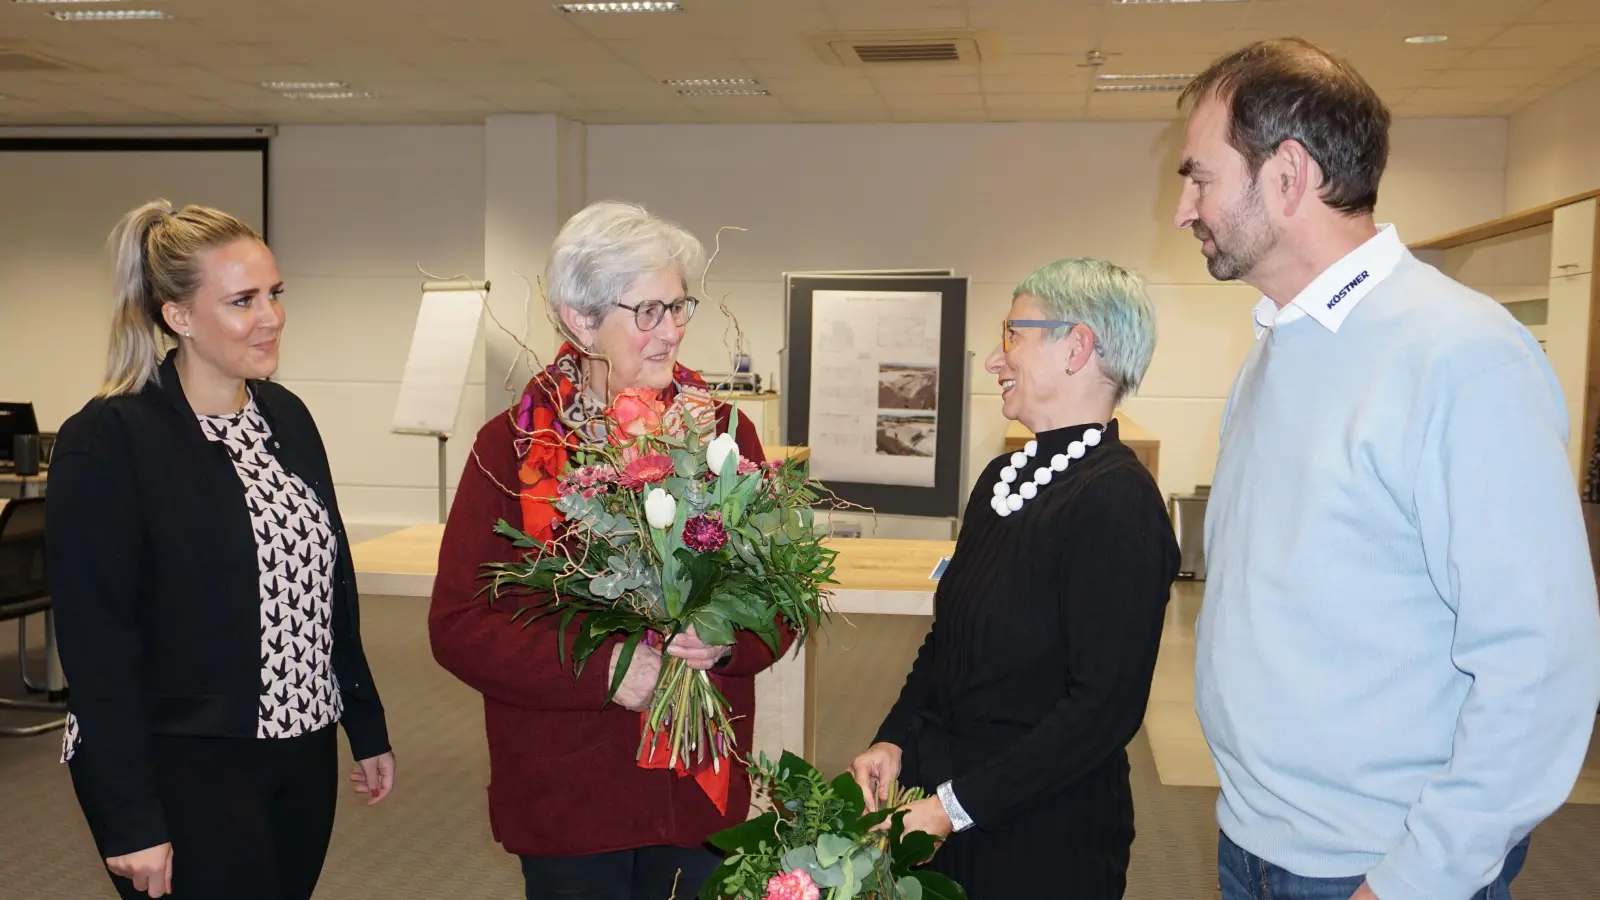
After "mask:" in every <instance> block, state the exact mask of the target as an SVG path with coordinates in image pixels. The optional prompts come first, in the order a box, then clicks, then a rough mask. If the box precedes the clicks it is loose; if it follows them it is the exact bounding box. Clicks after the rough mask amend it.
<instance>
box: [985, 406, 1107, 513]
mask: <svg viewBox="0 0 1600 900" xmlns="http://www.w3.org/2000/svg"><path fill="white" fill-rule="evenodd" d="M1103 433H1104V431H1103V430H1102V429H1099V428H1091V429H1089V430H1088V431H1085V432H1084V433H1083V439H1082V440H1077V441H1073V442H1072V443H1070V444H1068V445H1067V452H1065V453H1057V454H1056V455H1055V456H1052V457H1051V458H1050V465H1049V466H1040V467H1039V468H1038V469H1037V470H1035V471H1034V473H1033V480H1032V481H1024V482H1023V483H1022V485H1021V486H1020V487H1018V488H1017V492H1016V493H1015V494H1013V493H1011V485H1012V483H1013V482H1015V481H1016V480H1017V471H1018V470H1020V469H1021V468H1022V467H1023V466H1025V465H1027V464H1028V460H1030V459H1032V458H1033V457H1034V456H1036V455H1038V453H1039V442H1038V441H1029V442H1028V443H1027V444H1025V445H1024V446H1023V448H1022V449H1021V450H1018V451H1017V452H1016V453H1013V454H1011V465H1009V466H1006V467H1005V468H1004V469H1001V470H1000V480H999V481H997V482H995V485H994V499H993V500H991V501H989V505H990V506H991V507H993V509H994V511H995V513H997V514H998V515H999V516H1000V517H1001V518H1005V517H1006V516H1009V515H1011V514H1012V513H1014V512H1016V511H1017V510H1019V509H1021V508H1022V504H1024V503H1026V502H1027V501H1029V500H1032V499H1033V498H1034V497H1037V496H1038V495H1039V488H1042V487H1044V486H1045V485H1047V484H1049V483H1050V479H1051V478H1053V477H1055V473H1057V472H1065V471H1066V470H1067V466H1068V465H1071V463H1072V461H1073V460H1075V459H1082V458H1083V454H1084V453H1087V452H1088V450H1089V448H1090V447H1093V446H1096V445H1098V444H1099V443H1100V435H1101V434H1103Z"/></svg>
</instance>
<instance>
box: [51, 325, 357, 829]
mask: <svg viewBox="0 0 1600 900" xmlns="http://www.w3.org/2000/svg"><path fill="white" fill-rule="evenodd" d="M250 390H251V392H252V393H253V394H254V396H255V401H256V406H257V407H258V408H259V409H260V410H261V414H262V416H263V417H265V418H266V420H267V423H268V424H269V425H270V426H271V427H272V440H273V446H272V450H273V453H274V454H276V455H277V457H278V460H279V461H280V462H281V463H282V464H283V466H284V468H285V469H287V470H288V471H290V472H291V473H293V474H295V475H298V476H300V478H301V479H303V480H304V481H305V483H306V485H307V486H308V487H309V488H311V489H312V490H313V491H315V492H316V493H317V496H318V497H319V498H320V499H321V500H322V502H323V503H324V504H325V505H326V506H327V509H328V515H329V518H330V519H331V520H332V524H333V531H334V535H335V536H336V537H337V538H338V542H339V555H338V559H337V561H336V563H335V573H334V579H333V654H332V655H333V671H334V676H335V678H336V679H337V680H338V682H339V691H340V694H341V696H342V699H343V702H344V717H343V724H344V728H345V732H346V734H347V735H348V736H349V738H350V747H351V750H352V751H353V752H354V755H355V757H356V758H357V759H367V758H369V757H373V756H377V755H379V754H382V753H384V752H387V751H388V750H389V737H388V733H387V727H386V726H385V723H384V713H383V705H382V703H381V702H380V701H379V699H378V691H377V688H376V687H375V686H374V685H373V683H372V672H371V670H370V669H369V668H368V666H367V660H366V654H365V653H364V651H363V650H362V648H361V622H360V615H359V611H358V604H357V597H356V577H355V566H354V564H353V563H352V562H351V557H350V540H349V538H348V536H347V535H346V534H345V529H344V521H343V520H342V519H341V518H340V516H339V506H338V503H337V501H336V499H335V497H334V491H333V476H332V474H331V473H330V471H329V468H328V456H327V452H326V451H325V450H324V449H323V445H322V437H321V435H320V434H318V432H317V426H316V423H315V422H313V421H312V419H311V413H310V412H309V411H308V410H307V409H306V407H305V404H304V403H302V402H301V401H300V398H298V397H296V396H295V395H294V394H292V393H290V392H289V391H288V390H286V389H284V388H283V387H282V386H280V385H276V384H272V383H270V382H251V383H250ZM46 497H47V503H48V506H47V507H46V509H47V516H46V538H47V540H48V553H49V569H50V589H51V595H52V597H53V599H54V601H55V611H56V629H57V636H58V639H59V641H60V650H61V664H62V667H63V669H64V670H65V673H66V676H67V681H68V684H69V685H70V689H71V701H70V705H71V708H72V712H73V714H74V716H75V717H76V718H77V719H78V729H79V737H80V742H79V743H78V745H77V746H76V748H75V750H74V753H73V757H72V761H71V764H72V767H73V770H74V775H75V779H76V780H77V782H78V783H79V786H80V790H79V796H80V801H81V802H82V803H83V806H84V813H85V815H86V816H87V817H88V818H89V819H90V821H91V823H92V824H93V825H94V828H93V831H94V832H95V833H96V834H97V835H99V836H100V840H101V842H102V846H101V847H100V851H101V853H102V854H103V855H105V856H119V855H122V854H125V853H131V852H134V851H137V850H142V849H145V848H147V847H153V846H157V845H159V844H163V843H166V842H167V841H168V840H169V838H168V833H167V829H166V824H165V821H164V816H163V813H162V808H161V802H160V798H159V796H158V794H157V790H156V778H155V774H154V769H153V768H152V766H151V752H152V751H151V745H152V740H151V738H152V735H183V736H198V737H232V738H251V739H253V738H255V736H256V724H257V716H258V710H259V699H260V694H261V683H262V682H261V628H260V616H261V587H260V570H259V568H258V563H257V549H256V539H255V533H254V531H253V529H252V527H251V523H250V513H249V510H248V509H247V508H246V507H245V494H244V485H243V483H242V482H240V480H239V476H238V474H237V473H236V472H235V470H234V467H233V462H232V460H231V458H230V457H229V456H228V451H227V448H226V447H225V446H223V445H222V444H218V443H213V442H212V441H209V440H207V439H206V437H205V435H204V434H203V433H202V432H201V430H200V423H199V420H198V419H197V418H196V417H195V414H194V410H193V409H192V408H191V407H190V406H189V401H188V400H187V399H186V398H185V397H184V394H183V388H182V386H181V385H180V384H179V382H178V373H177V369H176V367H175V366H174V356H173V355H172V354H169V355H168V356H167V359H166V361H165V362H163V363H162V365H161V369H160V375H159V378H158V380H156V381H153V382H152V383H151V384H150V385H148V386H147V387H145V389H144V390H143V391H142V392H140V393H138V394H131V395H126V396H120V397H111V398H97V399H95V400H92V401H90V402H89V404H88V405H87V406H85V407H84V408H83V409H82V411H80V412H78V413H77V414H76V415H74V416H73V417H72V418H70V419H68V420H67V422H66V424H64V425H62V426H61V431H60V436H59V437H58V438H57V441H56V450H55V457H54V459H53V460H52V461H51V465H50V472H49V482H48V490H47V493H46Z"/></svg>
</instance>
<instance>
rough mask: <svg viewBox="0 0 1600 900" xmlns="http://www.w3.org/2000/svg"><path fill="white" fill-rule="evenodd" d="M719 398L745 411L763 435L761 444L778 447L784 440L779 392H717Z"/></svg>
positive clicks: (759, 433) (758, 431) (757, 431)
mask: <svg viewBox="0 0 1600 900" xmlns="http://www.w3.org/2000/svg"><path fill="white" fill-rule="evenodd" d="M715 396H716V398H717V399H718V400H722V401H724V402H727V403H734V404H736V405H737V406H738V409H739V412H741V413H744V416H745V418H747V419H749V420H750V424H751V425H754V426H755V429H756V434H758V435H760V436H761V446H763V447H776V446H778V445H779V444H781V443H782V442H783V437H782V435H783V423H782V422H780V421H779V418H780V413H779V409H780V405H779V403H778V399H779V398H778V394H777V393H776V392H774V391H767V392H766V393H762V394H733V393H722V392H717V393H716V394H715Z"/></svg>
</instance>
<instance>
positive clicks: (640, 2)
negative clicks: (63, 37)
mask: <svg viewBox="0 0 1600 900" xmlns="http://www.w3.org/2000/svg"><path fill="white" fill-rule="evenodd" d="M556 9H559V10H561V11H562V12H564V13H640V12H678V11H679V10H681V9H683V7H682V6H679V5H678V4H677V3H676V2H674V0H635V2H632V3H557V4H556Z"/></svg>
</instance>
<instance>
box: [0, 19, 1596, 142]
mask: <svg viewBox="0 0 1600 900" xmlns="http://www.w3.org/2000/svg"><path fill="white" fill-rule="evenodd" d="M161 3H162V5H163V7H164V8H167V9H170V10H171V11H172V12H173V13H174V14H175V15H177V16H179V18H178V19H177V20H176V21H169V22H148V23H140V22H135V23H96V24H82V23H80V24H69V23H62V22H57V21H54V20H52V19H50V18H49V17H48V16H46V15H45V13H46V12H48V10H43V9H40V8H37V7H31V6H30V5H23V4H13V3H7V2H0V35H4V37H3V38H0V43H3V44H5V45H7V46H14V45H16V44H18V43H28V42H32V44H33V45H34V46H35V47H36V48H37V49H39V50H42V51H45V52H47V53H48V54H50V55H53V56H56V57H59V58H62V59H66V60H69V61H78V62H82V63H86V64H87V65H88V66H89V68H90V70H89V71H80V72H69V73H6V74H5V75H4V76H0V77H3V81H0V91H4V92H5V93H8V94H11V95H12V96H14V97H18V98H26V104H24V103H23V102H20V101H10V102H8V103H7V104H0V106H5V107H7V108H6V109H5V110H3V111H0V118H3V119H4V120H5V121H17V120H18V118H19V117H22V116H26V117H30V118H32V119H34V120H37V121H44V120H51V119H57V120H65V119H84V118H88V119H90V120H93V118H94V117H95V116H102V117H104V120H105V121H110V120H112V119H113V118H115V119H116V120H117V121H125V120H127V119H128V117H129V116H130V115H138V114H139V110H143V111H144V113H143V114H144V115H146V116H148V121H157V120H161V121H166V120H185V121H188V120H210V121H222V120H224V119H227V120H234V119H240V120H245V121H257V122H261V121H271V122H290V121H297V122H298V121H320V122H334V121H346V122H375V121H388V120H392V121H397V122H398V121H404V122H429V121H440V122H445V121H449V122H457V121H481V119H482V117H483V116H486V115H489V114H491V113H493V112H495V111H513V110H515V111H529V110H552V109H553V110H559V111H562V112H565V113H567V114H570V115H572V116H574V117H575V118H579V119H588V118H589V117H590V116H594V117H596V119H595V120H596V121H599V120H600V119H603V118H610V119H612V120H616V121H637V122H649V121H730V120H737V118H738V117H739V116H740V115H746V116H749V117H750V118H751V120H752V121H756V120H759V121H772V120H774V119H773V117H774V116H782V115H788V116H790V117H791V120H793V121H802V120H803V121H820V120H829V119H830V118H831V119H833V120H840V121H862V120H869V119H870V118H871V117H874V116H876V117H878V118H879V119H884V120H889V119H895V118H897V117H905V116H910V117H920V116H924V115H934V116H939V115H945V116H958V117H959V116H971V117H973V119H974V120H976V117H978V116H979V115H980V111H979V109H978V108H977V107H978V106H979V105H981V106H982V112H981V115H986V116H989V117H991V118H993V117H994V116H1006V117H1013V118H1025V117H1029V116H1032V117H1043V118H1052V117H1067V118H1071V117H1075V116H1077V115H1080V114H1081V113H1082V112H1083V110H1085V109H1087V111H1088V113H1089V115H1090V116H1091V117H1094V118H1157V119H1164V118H1170V117H1172V116H1173V115H1174V114H1175V111H1174V110H1173V109H1172V108H1171V104H1170V102H1168V101H1169V100H1170V96H1169V95H1149V96H1138V95H1135V96H1126V95H1117V96H1113V95H1092V96H1090V97H1088V98H1084V99H1081V100H1079V99H1064V98H1068V97H1071V98H1076V97H1077V92H1080V91H1082V90H1084V89H1086V88H1087V87H1088V86H1089V85H1090V84H1092V76H1093V75H1094V74H1095V72H1096V71H1097V70H1095V69H1092V68H1089V67H1087V66H1086V65H1085V64H1084V63H1085V54H1086V53H1087V51H1089V50H1090V49H1097V50H1099V51H1101V52H1103V53H1105V54H1107V57H1108V61H1107V63H1106V65H1105V66H1104V67H1103V68H1101V69H1099V70H1098V71H1100V72H1104V73H1123V74H1128V73H1137V72H1172V73H1184V72H1194V71H1199V70H1200V69H1202V68H1204V66H1206V65H1208V64H1209V63H1210V62H1211V61H1212V60H1214V59H1215V58H1216V57H1217V56H1219V55H1221V54H1222V53H1224V52H1228V51H1231V50H1234V49H1237V48H1239V47H1241V46H1243V45H1245V44H1246V43H1249V42H1250V41H1253V40H1258V39H1262V38H1265V37H1272V36H1278V35H1282V34H1301V35H1305V36H1307V37H1309V38H1310V39H1312V40H1313V41H1316V42H1318V43H1319V44H1321V45H1324V46H1326V47H1327V48H1328V49H1331V50H1333V51H1335V52H1338V53H1340V54H1341V55H1343V56H1345V57H1346V58H1348V59H1349V60H1350V61H1351V62H1352V63H1353V64H1355V65H1356V66H1357V68H1358V69H1360V70H1361V72H1362V73H1363V74H1364V75H1365V76H1366V77H1367V79H1368V80H1369V81H1370V82H1371V83H1372V84H1373V86H1374V87H1375V88H1376V89H1377V90H1378V91H1379V92H1380V94H1381V95H1382V96H1383V97H1384V98H1385V100H1386V101H1387V102H1389V103H1391V104H1393V105H1394V107H1395V108H1396V110H1397V112H1398V113H1399V114H1401V115H1412V114H1418V115H1458V114H1459V115H1501V114H1505V113H1507V112H1510V111H1514V110H1515V109H1518V108H1521V107H1522V106H1525V105H1526V104H1527V103H1529V102H1532V101H1533V100H1534V99H1535V98H1537V97H1540V96H1543V95H1544V93H1547V92H1548V91H1549V90H1551V89H1553V88H1554V87H1555V86H1557V85H1565V84H1569V83H1571V82H1572V81H1573V80H1576V79H1578V78H1581V77H1583V76H1584V75H1586V74H1588V73H1589V72H1592V71H1594V70H1595V69H1596V68H1600V0H1544V2H1541V0H1408V2H1404V3H1390V2H1388V0H1338V2H1337V3H1334V2H1331V0H1252V2H1248V3H1224V4H1175V5H1160V4H1151V5H1128V6H1113V5H1111V4H1109V3H1107V2H1106V0H782V2H773V0H766V2H752V0H694V2H693V3H686V6H687V7H688V8H687V9H686V10H685V11H684V12H682V13H675V14H666V15H642V16H567V15H562V14H560V13H558V12H556V11H555V10H554V9H552V8H551V6H550V4H549V3H548V2H546V0H385V2H383V3H381V4H380V3H378V2H377V0H365V2H360V0H339V2H329V0H161ZM930 27H939V28H953V27H963V28H964V27H971V28H981V29H988V30H990V33H991V36H992V38H993V42H992V43H991V44H988V45H986V50H987V51H988V55H987V56H986V58H985V59H984V60H983V62H982V64H981V65H962V66H953V67H940V66H905V67H876V68H864V67H858V66H857V67H852V66H845V65H840V64H837V63H828V62H824V61H823V60H822V59H821V58H819V57H818V56H817V54H816V52H815V50H814V49H813V48H812V46H811V45H810V44H809V43H808V42H807V39H806V38H807V35H808V34H811V33H815V32H820V31H834V30H841V29H885V30H907V29H918V28H930ZM1421 31H1429V32H1433V31H1437V32H1442V33H1446V34H1449V35H1450V36H1451V40H1450V41H1449V42H1447V43H1445V44H1442V45H1431V46H1414V45H1407V44H1404V43H1403V41H1402V38H1403V37H1405V36H1406V35H1407V34H1408V33H1415V32H1421ZM608 45H609V46H608ZM1479 45H1481V46H1479ZM673 77H708V78H715V77H756V78H759V79H761V80H762V81H763V82H764V83H766V84H767V86H768V87H769V89H771V90H772V91H773V93H774V96H773V97H772V98H763V99H770V100H771V101H773V102H771V103H767V104H751V103H734V104H716V105H711V104H706V105H704V108H703V109H696V108H694V107H692V106H690V105H689V104H687V103H686V102H685V101H684V100H683V99H682V98H679V97H678V96H677V95H676V94H675V93H673V92H672V91H670V90H667V89H665V88H664V87H663V86H662V85H660V84H658V83H657V82H659V81H660V80H661V79H664V78H673ZM267 79H284V80H324V79H331V80H342V81H346V82H348V83H350V84H352V85H353V86H356V87H357V88H359V89H364V90H372V91H374V92H376V93H377V94H378V95H379V97H378V98H377V99H375V100H373V101H370V102H365V103H362V104H350V105H344V106H340V107H338V108H329V107H328V106H326V105H314V104H289V103H286V102H285V101H283V100H282V99H281V98H278V97H276V96H274V95H273V94H271V93H270V92H267V91H262V90H260V89H259V88H258V87H257V86H256V85H257V84H258V83H259V82H260V81H262V80H267ZM1063 92H1065V93H1063ZM880 94H881V95H882V96H883V97H887V98H888V99H889V101H890V104H892V105H890V104H885V102H884V101H883V100H882V99H880V96H879V95H880ZM941 97H945V98H954V99H939V98H941ZM1030 98H1031V99H1030ZM927 105H932V106H934V107H940V106H942V107H945V108H944V109H943V110H942V111H941V110H940V109H937V108H936V109H934V110H933V112H932V113H926V112H925V110H924V107H925V106H927ZM908 106H916V107H918V108H917V109H908V108H907V107H908ZM19 111H20V112H19ZM385 117H388V118H385Z"/></svg>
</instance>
